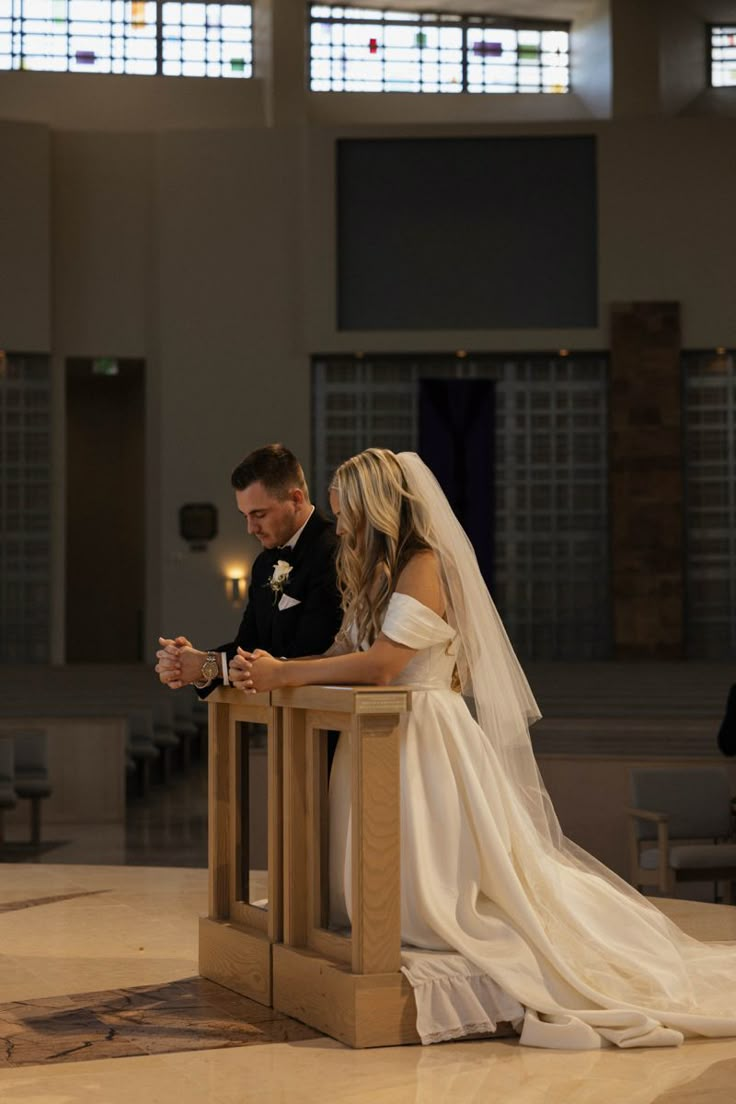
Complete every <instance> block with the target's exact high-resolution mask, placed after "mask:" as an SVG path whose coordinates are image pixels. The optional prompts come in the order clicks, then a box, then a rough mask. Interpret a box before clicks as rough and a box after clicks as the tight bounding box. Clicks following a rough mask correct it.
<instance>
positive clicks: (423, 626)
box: [381, 594, 455, 650]
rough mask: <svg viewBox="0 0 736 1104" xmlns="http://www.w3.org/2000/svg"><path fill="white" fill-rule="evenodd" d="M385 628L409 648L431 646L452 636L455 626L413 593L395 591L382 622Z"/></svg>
mask: <svg viewBox="0 0 736 1104" xmlns="http://www.w3.org/2000/svg"><path fill="white" fill-rule="evenodd" d="M381 629H382V632H383V633H384V634H385V635H386V636H388V637H390V638H391V640H395V641H396V643H397V644H405V645H406V647H407V648H415V649H416V650H419V649H420V648H429V647H431V645H432V644H444V643H445V641H447V640H452V639H453V638H454V636H455V630H454V629H451V628H450V626H449V625H448V624H447V622H446V621H443V619H442V618H441V617H440V616H439V615H438V614H436V613H435V612H434V610H431V609H429V607H428V606H424V605H422V603H421V602H418V601H417V600H416V598H412V597H411V595H410V594H392V595H391V598H390V599H389V603H388V607H387V609H386V616H385V617H384V619H383V625H382V626H381Z"/></svg>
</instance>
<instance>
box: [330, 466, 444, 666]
mask: <svg viewBox="0 0 736 1104" xmlns="http://www.w3.org/2000/svg"><path fill="white" fill-rule="evenodd" d="M330 490H331V491H335V492H336V493H337V495H338V496H339V499H340V528H341V529H342V530H343V533H342V539H341V541H340V545H339V548H338V553H337V581H338V587H339V588H340V593H341V595H342V608H343V611H344V617H343V623H342V628H341V630H340V633H339V636H338V638H342V639H344V640H347V639H348V634H350V635H353V634H354V641H360V642H363V641H365V642H366V643H367V644H369V645H370V644H372V643H373V642H374V640H375V639H376V637H377V636H378V634H379V632H380V629H381V624H382V623H383V619H384V616H385V613H386V607H387V605H388V602H389V599H390V597H391V595H392V594H393V592H394V590H395V588H396V583H397V581H398V578H399V575H400V574H401V572H402V570H403V568H404V567H405V566H406V564H407V563H408V562H409V560H410V559H411V558H412V556H413V555H415V553H417V552H421V551H424V550H426V549H429V548H430V547H431V545H430V543H429V540H428V533H429V522H428V519H427V516H426V512H425V509H424V506H423V504H422V503H421V502H420V501H419V499H417V498H415V497H414V496H413V495H411V494H410V493H409V491H408V490H407V488H406V482H405V480H404V475H403V472H402V470H401V465H400V464H399V462H398V460H397V459H396V456H395V454H394V453H393V452H391V450H390V449H381V448H370V449H366V450H365V452H361V453H359V454H358V455H357V456H352V457H351V458H350V459H349V460H346V461H345V463H344V464H341V465H340V467H339V468H338V469H337V471H336V472H335V475H334V478H333V480H332V483H331V484H330ZM350 630H352V633H350ZM354 646H355V645H354V643H353V647H354Z"/></svg>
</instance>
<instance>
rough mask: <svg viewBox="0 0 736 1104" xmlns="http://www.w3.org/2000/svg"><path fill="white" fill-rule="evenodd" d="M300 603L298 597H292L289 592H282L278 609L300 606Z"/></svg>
mask: <svg viewBox="0 0 736 1104" xmlns="http://www.w3.org/2000/svg"><path fill="white" fill-rule="evenodd" d="M301 604H302V603H301V599H300V598H292V597H291V595H290V594H282V595H281V597H280V598H279V609H280V610H285V609H291V607H292V606H300V605H301Z"/></svg>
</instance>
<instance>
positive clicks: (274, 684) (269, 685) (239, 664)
mask: <svg viewBox="0 0 736 1104" xmlns="http://www.w3.org/2000/svg"><path fill="white" fill-rule="evenodd" d="M283 673H284V661H283V660H281V659H276V658H275V656H272V655H271V654H270V653H269V652H264V651H263V650H262V649H261V648H256V650H255V651H254V652H245V651H243V649H242V648H238V652H237V655H235V656H233V658H232V660H231V661H230V666H229V668H228V676H229V678H230V682H231V683H232V685H233V686H234V687H235V689H236V690H242V691H243V693H245V694H259V693H262V692H264V691H267V690H276V689H277V688H278V687H279V686H283V685H284V683H283V681H282V679H281V678H280V677H279V676H280V675H282V674H283Z"/></svg>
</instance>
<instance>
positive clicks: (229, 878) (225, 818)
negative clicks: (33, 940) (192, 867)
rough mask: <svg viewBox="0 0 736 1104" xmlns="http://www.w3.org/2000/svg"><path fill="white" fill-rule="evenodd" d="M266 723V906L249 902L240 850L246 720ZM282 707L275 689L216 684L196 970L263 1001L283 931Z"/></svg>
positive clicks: (244, 859) (245, 862)
mask: <svg viewBox="0 0 736 1104" xmlns="http://www.w3.org/2000/svg"><path fill="white" fill-rule="evenodd" d="M248 722H250V723H256V724H264V725H266V726H267V727H268V753H267V763H268V794H267V803H268V878H267V893H268V907H267V909H263V908H257V907H255V906H254V905H252V904H250V903H249V878H248V874H249V871H248V856H247V855H246V854H243V851H244V847H243V839H244V831H243V828H244V823H243V818H245V825H246V826H247V823H248V815H249V808H248V794H247V793H242V792H241V789H242V779H243V763H242V756H243V755H247V748H244V743H245V741H244V740H243V739H242V738H241V735H240V730H239V725H240V724H241V723H248ZM282 788H283V787H282V764H281V711H280V710H277V709H275V708H274V706H273V705H272V703H271V695H270V694H253V695H245V694H243V693H241V692H240V691H238V690H232V689H219V690H215V691H214V692H213V693H212V694H211V695H210V697H209V863H208V865H209V909H208V915H207V916H206V917H202V918H201V919H200V925H199V972H200V973H201V974H202V976H203V977H206V978H209V979H210V980H212V981H216V982H218V983H219V984H220V985H224V986H226V987H227V988H228V989H234V990H235V991H236V992H238V993H242V994H243V995H244V996H247V997H251V998H252V999H253V1000H256V1001H259V1002H260V1003H261V1004H266V1005H271V1003H272V981H273V969H272V947H273V945H274V944H275V943H276V942H277V941H279V940H280V939H281V932H282V861H281V850H282V811H281V803H282Z"/></svg>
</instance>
